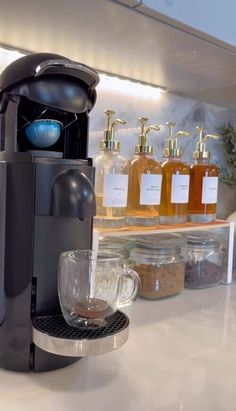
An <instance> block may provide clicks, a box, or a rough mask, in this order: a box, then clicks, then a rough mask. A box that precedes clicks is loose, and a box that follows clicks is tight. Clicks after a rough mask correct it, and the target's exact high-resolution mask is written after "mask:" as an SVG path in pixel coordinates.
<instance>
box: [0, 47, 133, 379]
mask: <svg viewBox="0 0 236 411" xmlns="http://www.w3.org/2000/svg"><path fill="white" fill-rule="evenodd" d="M98 82H99V77H98V74H97V73H96V72H95V71H94V70H92V69H91V68H89V67H87V66H85V65H83V64H80V63H75V62H73V61H70V60H68V59H66V58H64V57H62V56H59V55H55V54H48V53H36V54H30V55H27V56H25V57H23V58H21V59H19V60H17V61H15V62H14V63H12V64H11V65H9V66H8V67H7V68H6V69H5V70H4V71H3V72H2V74H1V76H0V133H1V134H0V137H1V138H0V149H1V152H0V193H1V199H0V367H2V368H6V369H10V370H17V371H29V370H33V371H46V370H52V369H56V368H60V367H64V366H66V365H68V364H71V363H73V362H75V361H76V360H78V357H81V356H85V355H94V354H100V353H103V352H106V351H110V350H112V349H116V348H119V346H121V345H123V343H124V342H125V341H126V340H127V338H128V319H127V317H126V316H125V315H124V314H122V313H120V312H116V313H115V314H114V315H113V317H112V318H111V320H110V321H109V323H108V325H107V326H106V327H105V328H103V329H101V330H90V331H86V330H78V329H72V328H71V327H69V326H68V325H67V324H66V323H65V321H64V319H63V317H62V314H61V309H60V305H59V300H58V293H57V264H58V258H59V255H60V253H61V252H63V251H67V250H74V249H89V248H91V246H92V228H93V227H92V223H93V216H94V215H95V212H96V204H95V194H94V190H93V179H94V168H93V167H92V162H91V160H90V159H88V158H87V145H88V113H89V112H90V110H91V109H92V108H93V106H94V104H95V101H96V90H95V87H96V85H97V84H98Z"/></svg>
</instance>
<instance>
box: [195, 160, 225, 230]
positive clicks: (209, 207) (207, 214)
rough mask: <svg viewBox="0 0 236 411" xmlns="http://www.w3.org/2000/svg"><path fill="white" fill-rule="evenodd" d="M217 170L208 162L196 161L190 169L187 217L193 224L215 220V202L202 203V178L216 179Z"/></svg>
mask: <svg viewBox="0 0 236 411" xmlns="http://www.w3.org/2000/svg"><path fill="white" fill-rule="evenodd" d="M218 175H219V172H218V168H217V167H216V166H215V165H214V164H210V163H209V160H205V159H199V160H196V162H195V164H193V165H192V166H191V168H190V193H189V205H188V217H189V220H190V221H194V222H209V221H212V220H215V218H216V202H214V203H209V204H207V203H205V204H204V203H203V202H202V199H203V194H202V193H203V178H204V177H218ZM216 194H217V193H216Z"/></svg>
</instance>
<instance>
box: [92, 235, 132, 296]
mask: <svg viewBox="0 0 236 411" xmlns="http://www.w3.org/2000/svg"><path fill="white" fill-rule="evenodd" d="M134 246H135V239H134V238H130V237H129V238H124V237H119V236H114V237H112V236H100V237H99V243H98V248H99V250H100V251H105V252H111V253H115V254H119V256H122V257H123V262H124V268H128V269H134V262H133V261H132V260H131V256H130V253H131V250H132V248H133V247H134ZM132 289H133V283H132V280H131V278H129V277H125V278H124V281H123V292H122V295H121V298H122V299H125V298H127V297H128V296H129V295H130V294H131V290H132Z"/></svg>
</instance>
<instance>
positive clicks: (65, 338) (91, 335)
mask: <svg viewBox="0 0 236 411" xmlns="http://www.w3.org/2000/svg"><path fill="white" fill-rule="evenodd" d="M32 327H33V342H34V343H35V344H36V345H37V346H38V347H40V348H41V349H43V350H45V351H48V352H51V353H54V354H58V355H68V356H77V357H78V356H79V357H82V356H87V355H96V354H102V353H105V352H108V351H112V350H114V349H117V348H119V347H121V346H122V345H123V344H124V343H125V342H126V340H127V339H128V329H129V319H128V317H127V316H126V315H125V314H124V313H122V312H121V311H116V312H115V313H114V314H113V315H112V316H110V317H109V318H107V325H106V326H105V327H100V328H90V329H85V328H73V327H70V326H69V325H68V324H67V323H66V321H65V320H64V318H63V316H62V315H55V316H39V317H34V318H33V319H32Z"/></svg>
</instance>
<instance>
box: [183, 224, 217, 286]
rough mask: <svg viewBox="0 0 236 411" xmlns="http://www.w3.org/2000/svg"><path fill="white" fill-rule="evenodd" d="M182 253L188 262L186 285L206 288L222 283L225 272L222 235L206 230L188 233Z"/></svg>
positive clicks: (186, 266)
mask: <svg viewBox="0 0 236 411" xmlns="http://www.w3.org/2000/svg"><path fill="white" fill-rule="evenodd" d="M182 254H183V256H184V259H185V262H186V265H185V287H187V288H205V287H213V286H215V285H218V284H220V282H221V280H222V278H223V274H224V255H223V251H222V247H221V241H220V236H217V237H216V235H214V234H213V233H209V232H206V231H204V232H196V233H191V234H188V235H187V238H186V244H185V246H184V247H183V248H182Z"/></svg>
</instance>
